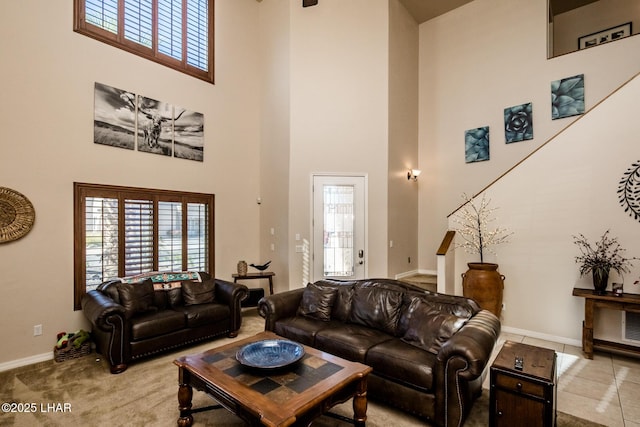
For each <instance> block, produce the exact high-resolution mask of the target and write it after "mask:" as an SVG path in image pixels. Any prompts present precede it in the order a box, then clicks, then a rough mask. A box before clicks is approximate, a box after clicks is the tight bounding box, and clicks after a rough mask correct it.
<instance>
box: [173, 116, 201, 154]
mask: <svg viewBox="0 0 640 427" xmlns="http://www.w3.org/2000/svg"><path fill="white" fill-rule="evenodd" d="M178 111H182V112H183V114H182V116H181V117H180V118H179V119H176V120H175V121H174V125H173V126H174V146H173V147H174V148H173V156H174V157H178V158H180V159H187V160H196V161H198V162H201V161H202V160H203V158H204V114H202V113H196V112H195V111H189V110H184V109H179V108H177V107H176V108H175V112H176V113H177V112H178Z"/></svg>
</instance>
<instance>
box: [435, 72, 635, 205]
mask: <svg viewBox="0 0 640 427" xmlns="http://www.w3.org/2000/svg"><path fill="white" fill-rule="evenodd" d="M638 76H640V72H638V73H636V74H635V75H634V76H633V77H631V78H630V79H628V80H627V81H626V82H624V83H622V84H621V85H620V86H618V88H617V89H616V90H614V91H613V92H611V93H610V94H609V95H607V96H605V97H604V98H602V99H601V100H600V101H598V102H597V103H596V104H595V105H594V106H593V107H591V108H590V109H589V110H588V111H586V112H585V113H584V114H582V115H581V116H579V117H578V118H577V119H575V120H574V121H572V122H571V123H569V124H568V125H567V126H565V127H564V128H562V129H560V131H558V132H557V133H556V134H555V135H553V136H552V137H551V138H549V139H548V140H547V141H545V142H543V143H542V144H541V145H540V146H539V147H538V148H536V149H535V150H533V151H532V152H531V153H529V154H528V155H526V156H525V157H524V158H523V159H522V160H520V161H519V162H518V163H516V164H515V165H513V166H511V167H510V168H509V169H507V170H506V171H505V172H504V173H503V174H502V175H500V176H498V177H497V178H496V179H494V180H493V181H491V182H490V183H489V184H487V185H486V186H485V187H484V188H483V189H482V190H480V191H478V192H477V193H476V194H474V195H473V197H471V199H475V198H476V197H478V196H479V195H480V194H482V193H484V192H485V191H487V190H488V189H489V187H491V186H492V185H493V184H495V183H496V182H498V181H499V180H501V179H502V178H503V177H504V176H505V175H507V174H508V173H509V172H511V171H512V170H514V169H515V168H517V167H518V166H520V165H521V164H522V163H524V161H525V160H527V159H528V158H529V157H531V156H533V155H534V154H536V153H537V152H538V151H539V150H540V149H541V148H542V147H545V146H546V145H547V144H548V143H550V142H551V141H553V140H554V139H556V138H557V137H558V136H559V135H560V134H562V133H563V132H564V131H566V130H567V129H569V128H570V127H571V126H573V125H574V124H576V123H577V122H578V121H580V120H581V119H583V118H584V117H585V116H586V115H587V114H589V113H590V112H591V111H593V110H594V109H595V108H597V107H598V106H599V105H600V104H602V103H603V102H604V101H606V100H607V99H609V97H611V96H612V95H613V94H614V93H616V92H618V91H619V90H620V89H622V88H623V87H625V86H626V85H627V84H628V83H629V82H630V81H632V80H633V79H635V78H636V77H638ZM467 203H468V202H464V203H463V204H461V205H460V206H458V207H457V208H456V209H454V210H453V212H451V213H450V214H449V215H447V218H449V217H450V216H451V215H453V214H455V213H456V212H458V210H460V209H461V208H462V207H463V206H464V205H466V204H467Z"/></svg>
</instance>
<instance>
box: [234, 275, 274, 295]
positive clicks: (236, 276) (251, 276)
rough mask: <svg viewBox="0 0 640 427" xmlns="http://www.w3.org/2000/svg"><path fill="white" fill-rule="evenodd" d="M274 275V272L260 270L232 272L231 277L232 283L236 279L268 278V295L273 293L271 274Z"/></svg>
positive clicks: (235, 281) (236, 280)
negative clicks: (242, 272) (243, 273)
mask: <svg viewBox="0 0 640 427" xmlns="http://www.w3.org/2000/svg"><path fill="white" fill-rule="evenodd" d="M275 275H276V273H274V272H272V271H261V272H259V273H247V274H245V275H240V274H238V273H234V274H232V275H231V277H233V283H237V282H238V280H251V279H269V295H273V276H275Z"/></svg>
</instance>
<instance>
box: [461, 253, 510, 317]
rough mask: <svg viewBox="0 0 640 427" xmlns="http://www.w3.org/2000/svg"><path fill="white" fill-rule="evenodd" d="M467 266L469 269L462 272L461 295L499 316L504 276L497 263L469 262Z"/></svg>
mask: <svg viewBox="0 0 640 427" xmlns="http://www.w3.org/2000/svg"><path fill="white" fill-rule="evenodd" d="M467 266H469V270H467V272H466V273H462V293H463V295H464V296H465V297H467V298H471V299H473V300H475V301H476V302H477V303H478V305H479V306H480V307H481V308H484V309H487V310H489V311H490V312H492V313H493V314H495V315H496V316H498V317H500V313H502V293H503V291H504V276H503V275H502V274H500V273H499V272H498V264H491V263H487V262H470V263H468V264H467Z"/></svg>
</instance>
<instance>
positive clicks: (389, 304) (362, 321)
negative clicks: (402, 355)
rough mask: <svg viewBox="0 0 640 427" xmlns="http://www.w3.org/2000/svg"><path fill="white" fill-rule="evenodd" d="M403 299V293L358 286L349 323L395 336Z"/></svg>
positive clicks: (352, 302) (373, 286)
mask: <svg viewBox="0 0 640 427" xmlns="http://www.w3.org/2000/svg"><path fill="white" fill-rule="evenodd" d="M402 299H403V293H402V292H396V291H391V290H388V289H383V288H380V287H377V286H375V285H372V286H356V287H355V288H354V293H353V300H352V301H351V313H350V314H349V318H348V321H349V322H351V323H356V324H358V325H363V326H369V327H371V328H375V329H378V330H380V331H383V332H386V333H388V334H391V335H395V334H396V329H397V326H398V319H399V318H400V309H401V308H402Z"/></svg>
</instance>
